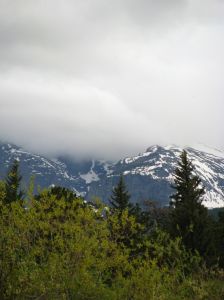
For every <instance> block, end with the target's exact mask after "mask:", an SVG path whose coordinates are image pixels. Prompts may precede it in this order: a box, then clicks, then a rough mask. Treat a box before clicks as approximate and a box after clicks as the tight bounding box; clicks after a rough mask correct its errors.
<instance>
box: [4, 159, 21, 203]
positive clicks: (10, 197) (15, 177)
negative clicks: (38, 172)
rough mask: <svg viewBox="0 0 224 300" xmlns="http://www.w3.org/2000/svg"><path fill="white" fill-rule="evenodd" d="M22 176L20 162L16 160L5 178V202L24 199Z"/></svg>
mask: <svg viewBox="0 0 224 300" xmlns="http://www.w3.org/2000/svg"><path fill="white" fill-rule="evenodd" d="M21 180H22V176H21V175H20V174H19V162H18V160H14V162H13V164H12V166H11V168H10V170H9V172H8V175H7V177H6V179H5V192H6V195H5V203H6V204H10V203H12V202H14V201H19V200H22V199H23V197H24V192H23V191H22V189H21V187H20V186H21Z"/></svg>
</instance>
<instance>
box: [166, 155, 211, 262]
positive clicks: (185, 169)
mask: <svg viewBox="0 0 224 300" xmlns="http://www.w3.org/2000/svg"><path fill="white" fill-rule="evenodd" d="M172 187H173V188H174V189H175V190H176V193H175V194H173V195H172V196H171V201H170V205H171V208H173V209H172V210H171V233H173V234H174V236H181V238H182V240H183V243H184V245H185V246H186V248H187V249H189V250H191V251H195V250H197V251H198V252H199V253H200V254H201V255H202V256H204V257H206V256H207V255H208V252H209V251H210V250H211V247H212V242H211V235H210V229H211V223H210V218H209V216H208V210H207V208H205V207H204V206H203V205H202V200H203V197H202V196H203V194H204V193H205V190H204V188H203V187H202V185H201V180H200V178H199V177H198V176H196V175H195V174H194V167H193V165H192V163H191V162H190V161H189V159H188V157H187V152H186V151H183V152H182V154H181V157H180V161H179V163H178V167H177V168H176V171H175V175H174V185H173V186H172Z"/></svg>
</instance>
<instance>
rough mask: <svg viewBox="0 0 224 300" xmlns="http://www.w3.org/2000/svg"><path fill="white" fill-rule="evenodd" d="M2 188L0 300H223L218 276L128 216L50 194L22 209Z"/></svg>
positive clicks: (177, 242)
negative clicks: (7, 201)
mask: <svg viewBox="0 0 224 300" xmlns="http://www.w3.org/2000/svg"><path fill="white" fill-rule="evenodd" d="M0 187H1V188H0V299H3V300H4V299H80V300H81V299H156V300H159V299H164V300H165V299H178V300H180V299H223V298H224V290H223V285H222V279H223V274H222V273H221V271H220V273H218V272H214V273H213V274H210V273H209V272H208V271H206V270H204V271H202V261H201V259H200V257H198V256H197V255H192V254H189V253H188V252H187V251H185V249H184V248H183V246H182V243H181V240H180V239H178V238H177V239H175V240H174V239H171V238H170V237H169V235H168V234H167V233H164V232H162V231H159V230H156V231H154V232H153V233H152V234H150V235H149V234H146V233H145V231H144V230H143V229H144V228H143V226H144V225H143V224H138V223H137V222H136V220H135V218H134V216H130V215H129V214H128V211H127V210H124V211H122V213H120V212H119V214H117V213H116V212H114V213H113V214H110V213H108V214H107V215H106V216H105V214H103V213H102V212H103V210H104V208H103V207H99V208H98V209H97V210H96V209H95V208H93V207H91V206H89V205H87V204H85V203H84V202H83V200H82V199H78V198H76V197H74V199H71V198H69V201H67V200H66V199H65V196H64V195H63V193H62V194H61V197H58V196H57V195H54V193H49V191H44V192H42V193H41V194H40V196H39V197H38V199H35V198H33V199H30V202H29V204H30V205H29V209H24V208H23V206H22V205H21V204H20V203H19V202H20V201H19V202H16V201H14V202H12V203H9V204H7V205H5V202H4V197H5V192H4V185H2V184H1V186H0ZM103 215H104V217H103ZM136 237H138V238H136ZM139 237H140V238H139Z"/></svg>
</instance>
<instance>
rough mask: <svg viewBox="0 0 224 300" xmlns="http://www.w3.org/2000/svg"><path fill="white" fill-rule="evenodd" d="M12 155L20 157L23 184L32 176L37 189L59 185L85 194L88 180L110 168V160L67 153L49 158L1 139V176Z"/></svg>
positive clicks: (101, 174) (97, 178)
mask: <svg viewBox="0 0 224 300" xmlns="http://www.w3.org/2000/svg"><path fill="white" fill-rule="evenodd" d="M15 159H17V160H19V161H20V173H21V174H22V176H23V184H24V185H25V186H28V184H29V181H30V177H31V176H34V180H35V186H36V190H37V188H38V187H40V188H45V187H49V186H51V185H60V186H64V187H67V188H69V189H72V190H73V191H75V192H77V193H78V194H80V195H83V196H84V195H86V194H87V192H88V189H89V185H90V183H92V182H94V181H97V180H99V177H101V176H106V174H109V172H110V163H106V162H103V161H95V160H88V161H81V162H76V161H74V160H72V159H70V158H67V157H58V158H56V159H48V158H46V157H43V156H41V155H38V154H33V153H30V152H28V151H25V150H24V149H22V148H20V147H17V146H15V145H12V144H3V143H0V178H4V176H5V175H6V174H7V171H8V168H9V167H10V165H11V164H12V162H13V161H14V160H15Z"/></svg>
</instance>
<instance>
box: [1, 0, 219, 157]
mask: <svg viewBox="0 0 224 300" xmlns="http://www.w3.org/2000/svg"><path fill="white" fill-rule="evenodd" d="M223 14H224V3H223V1H221V0H204V1H202V0H194V1H193V0H178V1H177V0H172V1H171V0H170V1H166V0H157V1H149V0H148V1H146V0H140V1H134V0H129V1H128V0H125V1H118V0H116V1H115V0H114V1H103V0H91V1H90V0H89V1H81V0H80V1H78V0H76V1H71V0H64V1H62V0H56V1H55V0H54V1H53V0H48V1H44V0H42V1H38V2H37V1H34V0H29V1H27V0H21V1H11V0H10V1H8V0H7V1H6V0H0V107H1V109H0V128H1V138H2V139H7V140H10V141H12V142H14V143H18V144H21V145H23V146H25V147H27V148H29V149H31V150H33V151H39V152H41V153H44V154H47V155H57V154H61V153H67V154H70V155H74V156H96V157H104V158H116V157H121V156H124V155H130V154H134V153H136V152H139V151H142V150H144V149H145V148H146V147H147V146H149V145H150V144H154V143H162V144H166V143H176V144H192V143H195V142H202V143H206V144H210V145H211V146H216V147H221V148H224V141H223V139H222V134H223V129H222V128H223V125H224V124H223V116H222V111H223V108H224V102H223V95H224V85H223V78H224V76H223V75H224V71H223V70H224V56H223V53H224V41H223V33H224V19H223Z"/></svg>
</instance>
